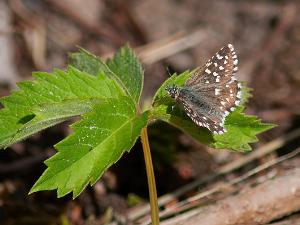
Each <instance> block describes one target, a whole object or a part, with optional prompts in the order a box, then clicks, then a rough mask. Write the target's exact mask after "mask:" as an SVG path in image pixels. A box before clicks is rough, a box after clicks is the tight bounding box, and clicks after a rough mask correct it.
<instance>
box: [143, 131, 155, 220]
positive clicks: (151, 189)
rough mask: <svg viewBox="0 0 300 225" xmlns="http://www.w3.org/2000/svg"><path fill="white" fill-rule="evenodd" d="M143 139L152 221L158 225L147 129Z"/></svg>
mask: <svg viewBox="0 0 300 225" xmlns="http://www.w3.org/2000/svg"><path fill="white" fill-rule="evenodd" d="M141 139H142V145H143V152H144V159H145V164H146V172H147V179H148V189H149V198H150V207H151V219H152V224H153V225H158V224H159V214H158V203H157V192H156V184H155V177H154V171H153V164H152V158H151V151H150V146H149V140H148V133H147V128H146V127H145V128H143V129H142V133H141Z"/></svg>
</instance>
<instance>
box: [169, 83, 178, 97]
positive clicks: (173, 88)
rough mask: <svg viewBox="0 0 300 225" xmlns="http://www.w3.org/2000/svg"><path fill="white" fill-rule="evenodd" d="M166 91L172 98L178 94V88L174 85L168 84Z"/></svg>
mask: <svg viewBox="0 0 300 225" xmlns="http://www.w3.org/2000/svg"><path fill="white" fill-rule="evenodd" d="M166 91H167V92H168V95H170V96H171V97H172V98H174V99H177V97H178V95H179V88H178V87H177V86H176V85H174V84H173V85H172V86H168V87H167V88H166Z"/></svg>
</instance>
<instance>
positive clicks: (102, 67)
mask: <svg viewBox="0 0 300 225" xmlns="http://www.w3.org/2000/svg"><path fill="white" fill-rule="evenodd" d="M69 61H70V64H71V65H72V66H73V67H75V68H76V69H78V70H80V71H83V72H86V73H88V74H91V75H94V76H97V75H98V74H100V73H103V72H104V73H105V74H107V71H108V70H109V68H108V67H107V65H106V64H105V63H104V62H103V61H102V60H101V59H99V58H98V57H97V56H95V55H93V54H92V53H90V52H88V51H86V50H85V49H83V48H80V49H79V52H75V53H71V54H70V55H69Z"/></svg>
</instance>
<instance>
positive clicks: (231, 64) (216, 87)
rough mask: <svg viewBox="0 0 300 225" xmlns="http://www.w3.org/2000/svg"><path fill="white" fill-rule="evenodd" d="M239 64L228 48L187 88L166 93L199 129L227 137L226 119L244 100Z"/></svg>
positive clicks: (199, 71)
mask: <svg viewBox="0 0 300 225" xmlns="http://www.w3.org/2000/svg"><path fill="white" fill-rule="evenodd" d="M237 62H238V61H237V56H236V54H235V51H234V48H233V46H232V45H231V44H228V45H227V46H225V47H223V48H222V49H221V50H220V51H219V52H217V53H216V54H215V55H214V56H213V57H212V58H211V59H210V60H209V61H208V62H207V63H206V64H205V66H203V67H202V68H198V69H196V70H195V71H194V72H193V73H192V75H191V76H190V78H189V79H188V80H187V81H186V82H185V85H184V86H182V87H177V86H175V85H173V86H170V87H168V88H167V89H166V90H167V92H168V94H169V95H170V96H171V97H172V98H174V99H175V100H176V101H177V102H178V103H179V104H181V105H182V106H183V108H184V111H185V112H186V114H187V115H188V116H189V117H190V118H191V119H192V121H193V122H195V123H196V124H197V125H198V126H201V127H206V128H208V129H209V130H210V131H212V132H213V133H215V134H223V133H224V132H226V129H225V128H224V122H225V118H226V117H227V116H228V115H229V113H230V111H233V110H234V109H235V107H236V106H238V105H239V104H240V99H241V85H240V83H239V82H238V81H237V79H236V78H235V73H236V71H237Z"/></svg>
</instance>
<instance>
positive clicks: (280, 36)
mask: <svg viewBox="0 0 300 225" xmlns="http://www.w3.org/2000/svg"><path fill="white" fill-rule="evenodd" d="M299 7H300V2H299V1H297V0H276V1H273V0H251V1H250V0H249V1H236V0H228V1H227V0H215V1H212V0H164V1H160V0H143V1H139V0H127V1H125V0H123V1H122V0H110V1H109V0H103V1H101V0H63V1H61V0H44V1H42V0H0V96H1V97H2V96H6V95H9V93H10V91H11V90H12V89H14V88H15V87H16V85H15V83H16V82H17V81H20V80H24V79H32V77H31V73H32V71H36V70H42V71H51V70H52V69H53V68H54V67H55V68H64V67H65V66H66V63H67V56H68V53H69V52H74V51H76V50H77V46H81V47H83V48H85V49H87V50H88V51H90V52H92V53H94V54H96V55H97V56H99V57H101V58H108V57H110V56H112V54H113V53H114V52H116V51H117V50H118V48H120V47H121V46H122V45H124V44H125V43H129V44H130V46H131V47H133V48H134V49H135V51H136V52H137V54H138V56H139V57H140V59H141V61H142V62H143V67H144V69H145V85H144V92H143V95H142V100H143V102H149V101H150V100H151V97H152V96H153V94H154V93H155V91H156V90H157V88H158V87H159V86H160V85H161V83H162V82H163V81H164V80H165V79H167V78H168V77H169V74H170V73H173V72H177V73H180V72H183V71H184V70H187V69H194V68H195V67H197V66H200V65H202V64H203V63H205V61H206V60H207V59H209V58H210V57H211V56H212V55H213V54H214V53H215V52H216V51H218V50H219V49H220V48H221V47H222V46H224V45H226V44H228V43H232V44H233V45H234V46H235V48H236V51H237V54H238V56H239V62H240V66H239V68H240V70H239V72H238V78H239V79H240V80H242V81H245V82H247V84H248V86H249V87H251V88H253V91H252V94H253V97H252V98H251V99H250V101H249V103H248V105H247V110H246V112H247V113H248V114H255V115H257V116H258V117H259V118H261V119H262V121H263V122H268V123H275V124H277V125H278V127H276V128H275V129H272V130H270V131H268V132H266V133H263V134H262V135H260V136H259V139H260V141H259V142H257V143H255V144H253V145H252V146H253V149H255V151H260V152H263V153H261V154H260V155H259V156H257V157H254V158H252V160H250V161H248V162H247V164H246V163H245V164H243V165H242V166H240V167H241V168H239V170H234V171H233V169H232V170H225V171H226V174H225V176H223V177H222V178H219V179H215V180H214V181H209V182H208V181H206V185H205V187H204V188H206V189H209V188H211V187H215V186H216V185H217V184H219V183H220V182H221V183H228V182H229V181H230V180H232V179H234V178H236V177H239V176H241V175H242V174H244V173H245V172H247V171H249V170H251V169H254V168H256V167H258V166H259V165H262V164H264V163H265V162H268V161H269V160H273V161H274V160H275V162H276V166H273V167H272V168H268V169H267V170H264V171H263V172H260V173H259V174H256V175H255V176H254V177H252V179H251V181H249V180H247V181H245V182H244V181H243V182H240V183H239V184H238V186H236V185H234V186H233V185H231V186H230V188H229V190H228V189H226V190H223V191H222V192H221V194H220V193H218V194H217V195H211V196H209V197H208V198H207V199H204V200H203V199H202V200H201V202H202V203H203V204H207V203H208V202H211V201H218V200H220V199H223V198H225V197H226V196H228V195H229V193H233V192H235V191H236V190H237V189H240V188H243V187H248V186H249V185H252V184H253V183H255V182H257V180H259V179H260V180H261V179H267V178H266V177H274V176H277V175H278V174H282V173H285V172H286V171H289V170H293V169H295V168H297V167H299V165H300V158H299V155H297V154H294V155H293V157H289V158H288V159H286V160H283V162H281V163H279V161H276V160H278V158H279V157H281V156H285V155H287V154H290V153H291V152H294V151H298V150H299V149H298V147H299V146H300V142H299V140H300V139H299V136H300V131H299V127H300V117H299V113H300V10H299V9H300V8H299ZM73 122H74V121H73ZM70 123H72V121H70V122H66V123H63V124H61V125H58V126H56V127H53V128H50V129H47V130H46V131H43V132H41V133H39V134H37V135H34V136H33V137H31V138H30V139H28V140H25V141H23V142H21V143H18V144H15V145H13V146H12V147H11V148H9V149H7V150H5V151H0V221H1V224H78V225H81V224H86V225H88V224H107V223H110V222H113V221H118V223H119V224H122V223H123V224H130V222H128V221H127V222H124V221H126V218H127V219H128V215H129V218H131V219H132V220H131V221H135V222H136V223H138V222H137V221H138V218H139V221H141V222H140V224H143V222H145V221H147V219H149V217H147V216H146V215H145V216H144V217H143V215H140V214H139V216H134V213H133V212H137V211H139V209H141V207H143V204H144V203H145V202H147V199H148V189H147V179H146V173H145V170H144V161H143V154H142V149H141V145H140V143H139V142H138V143H137V144H136V145H135V146H134V148H133V149H132V151H131V153H130V154H125V155H124V156H123V158H122V159H121V160H120V161H119V163H117V164H116V165H114V166H113V167H111V169H109V170H108V171H107V172H106V173H105V174H104V176H103V178H102V179H101V180H100V181H98V182H97V183H96V184H95V185H94V186H93V187H88V188H86V190H85V191H84V192H83V193H82V194H81V195H80V196H79V197H78V198H77V199H76V200H74V201H73V200H72V198H71V196H70V195H68V196H66V197H63V198H60V199H57V198H56V193H55V191H51V192H42V193H36V194H32V195H30V196H28V195H27V193H28V191H29V190H30V188H31V186H32V185H33V184H34V182H35V181H36V180H37V179H38V177H39V176H40V175H41V173H42V172H43V171H44V169H45V165H44V164H43V161H44V160H45V159H47V158H48V157H50V156H51V155H53V154H54V153H55V150H54V149H53V147H52V146H53V145H54V144H55V143H57V142H58V141H60V140H61V139H63V138H64V137H65V136H66V135H68V134H69V133H70V132H71V131H70V129H69V128H68V125H69V124H70ZM149 134H150V143H151V148H152V154H153V160H154V167H155V174H156V180H157V188H158V194H159V196H162V195H165V194H168V193H173V192H174V191H175V190H182V187H186V186H184V185H187V184H191V182H196V185H195V186H193V187H191V188H189V189H188V191H182V192H181V194H180V195H179V196H175V197H174V198H172V199H169V201H168V203H167V204H164V205H162V208H161V209H162V210H164V209H168V207H169V206H170V205H176V204H178V202H180V201H181V200H182V199H186V198H188V197H189V196H192V195H194V194H195V193H199V192H201V190H203V189H201V188H202V186H201V185H200V184H202V183H201V182H202V180H203V178H204V177H205V178H207V176H208V175H210V174H215V173H218V171H222V170H220V168H221V169H222V168H223V169H224V168H226V165H231V164H230V163H231V162H233V161H239V160H242V159H244V158H245V157H246V156H247V154H242V153H236V152H230V151H226V150H214V149H211V148H208V147H206V146H204V145H201V144H199V143H197V142H195V141H194V140H193V139H192V138H190V137H189V136H187V135H185V134H183V133H182V132H181V131H179V130H177V129H175V128H173V127H170V126H169V125H167V124H165V123H159V122H158V123H155V124H153V125H152V126H151V127H150V128H149ZM274 140H275V142H274ZM276 141H277V142H276ZM270 143H271V145H272V146H271V147H270V146H269V145H268V144H270ZM265 146H267V147H265ZM266 148H267V150H266ZM250 154H251V153H250ZM280 159H281V158H280ZM223 172H224V171H223ZM299 180H300V178H299ZM249 183H250V184H249ZM192 184H195V183H192ZM193 207H194V205H193ZM188 209H189V207H187V208H185V210H188ZM130 213H131V214H130ZM141 214H143V213H141ZM130 215H131V216H130ZM171 215H172V214H171ZM171 215H168V216H169V217H170V216H171ZM173 215H174V214H173ZM168 216H166V218H167V217H168ZM296 217H297V218H299V217H300V216H299V215H298V216H297V214H296ZM122 221H123V222H122ZM116 224H117V223H116ZM294 224H296V223H294ZM298 224H300V222H299V223H298Z"/></svg>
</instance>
